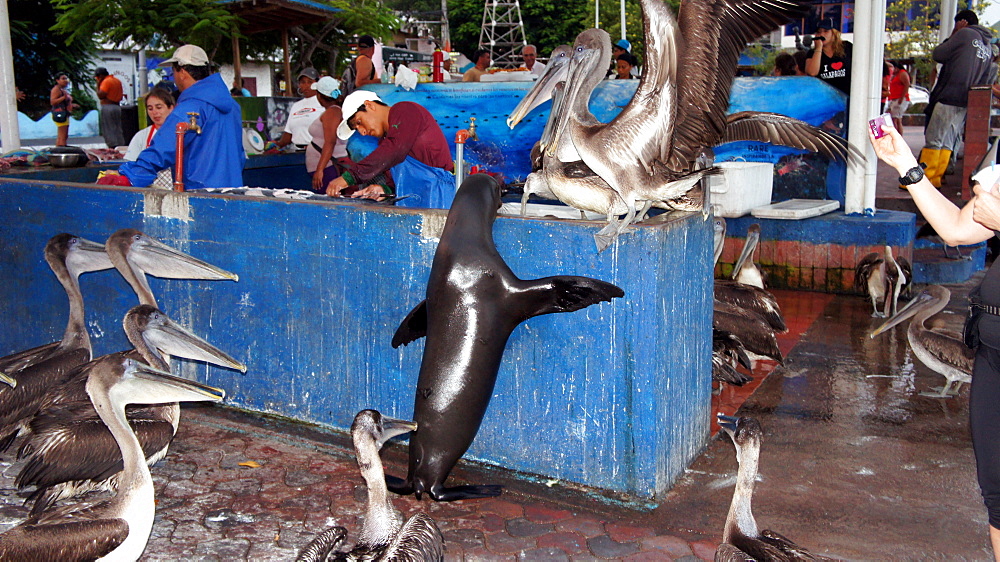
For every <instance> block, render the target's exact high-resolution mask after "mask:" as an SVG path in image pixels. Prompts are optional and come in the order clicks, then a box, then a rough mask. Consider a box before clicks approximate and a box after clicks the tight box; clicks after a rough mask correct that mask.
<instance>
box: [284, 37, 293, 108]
mask: <svg viewBox="0 0 1000 562" xmlns="http://www.w3.org/2000/svg"><path fill="white" fill-rule="evenodd" d="M281 50H282V51H283V52H284V53H285V67H284V68H285V94H284V95H285V97H292V61H291V59H290V58H289V55H288V29H282V30H281Z"/></svg>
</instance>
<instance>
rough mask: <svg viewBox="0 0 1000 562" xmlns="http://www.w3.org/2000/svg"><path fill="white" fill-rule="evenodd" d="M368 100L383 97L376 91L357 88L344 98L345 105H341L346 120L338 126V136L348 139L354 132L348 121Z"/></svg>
mask: <svg viewBox="0 0 1000 562" xmlns="http://www.w3.org/2000/svg"><path fill="white" fill-rule="evenodd" d="M366 101H382V98H380V97H378V95H377V94H375V92H369V91H368V90H356V91H354V92H351V93H350V94H349V95H348V96H347V98H345V99H344V105H342V106H341V110H342V112H343V116H344V120H343V121H341V122H340V125H338V126H337V136H338V137H340V139H341V140H347V139H349V138H351V135H353V134H354V129H352V128H350V127H348V126H347V121H348V120H350V119H351V117H354V114H355V113H357V112H358V108H359V107H361V106H362V105H364V104H365V102H366Z"/></svg>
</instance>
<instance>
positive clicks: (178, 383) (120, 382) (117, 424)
mask: <svg viewBox="0 0 1000 562" xmlns="http://www.w3.org/2000/svg"><path fill="white" fill-rule="evenodd" d="M105 357H110V356H105ZM87 394H88V396H89V397H90V400H91V401H92V402H93V407H94V408H95V409H96V410H97V412H98V414H99V415H100V417H101V421H103V422H104V423H105V424H106V425H107V427H108V430H109V431H110V432H111V434H112V435H113V436H114V439H115V442H116V443H117V444H118V447H119V449H120V451H121V453H120V454H121V457H122V458H124V459H125V463H124V470H123V471H122V477H121V480H120V483H119V488H118V493H117V494H116V495H115V496H114V497H113V498H111V499H107V500H103V501H99V502H92V503H91V502H87V503H80V504H75V505H71V506H66V507H64V508H60V509H55V510H52V511H48V512H45V513H41V514H37V515H32V516H30V517H28V519H27V520H25V521H24V522H23V523H21V524H20V525H17V526H16V527H14V528H12V529H10V530H9V531H7V532H5V533H3V534H2V535H0V559H3V560H95V559H101V560H137V559H138V558H139V557H140V556H141V555H142V552H143V550H145V548H146V542H147V541H148V540H149V533H150V531H152V528H153V518H154V515H155V510H156V500H155V497H154V490H153V479H152V477H151V476H150V474H149V467H148V466H146V459H145V457H144V455H143V453H142V447H141V446H140V445H139V440H138V439H136V436H135V434H134V433H132V430H131V428H130V427H129V425H128V422H127V421H126V419H125V405H126V404H155V403H158V402H162V401H164V400H176V401H185V402H195V401H197V402H206V401H210V402H219V401H221V400H222V399H223V398H224V397H225V393H224V392H223V391H222V390H219V389H217V388H212V387H209V386H205V385H202V384H198V383H196V382H192V381H188V380H184V379H181V378H177V377H173V376H171V375H169V374H168V373H164V372H162V371H159V370H156V369H153V368H152V367H148V366H146V365H143V364H141V363H139V362H137V361H134V360H132V359H126V358H122V357H115V358H114V360H113V361H112V360H109V361H107V362H103V363H102V364H101V366H100V367H95V368H93V369H92V372H91V376H90V377H89V379H88V381H87Z"/></svg>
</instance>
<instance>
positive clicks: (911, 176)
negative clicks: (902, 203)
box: [900, 166, 924, 185]
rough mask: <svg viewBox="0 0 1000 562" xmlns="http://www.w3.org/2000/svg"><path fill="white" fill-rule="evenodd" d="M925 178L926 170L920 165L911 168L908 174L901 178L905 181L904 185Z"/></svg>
mask: <svg viewBox="0 0 1000 562" xmlns="http://www.w3.org/2000/svg"><path fill="white" fill-rule="evenodd" d="M923 178H924V170H923V169H922V168H920V167H919V166H918V167H915V168H910V169H909V170H908V171H907V172H906V175H905V176H903V177H902V178H900V179H901V180H903V181H901V182H900V183H903V184H904V185H911V184H914V183H917V182H918V181H920V180H922V179H923Z"/></svg>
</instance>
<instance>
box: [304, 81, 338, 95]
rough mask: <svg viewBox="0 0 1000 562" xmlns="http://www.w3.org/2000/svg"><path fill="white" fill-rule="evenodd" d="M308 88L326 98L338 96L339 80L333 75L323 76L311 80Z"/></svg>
mask: <svg viewBox="0 0 1000 562" xmlns="http://www.w3.org/2000/svg"><path fill="white" fill-rule="evenodd" d="M310 88H312V89H313V90H316V91H317V92H319V93H321V94H323V95H324V96H326V97H328V98H336V97H339V96H340V80H337V79H336V78H334V77H333V76H324V77H322V78H320V79H319V80H317V81H316V82H313V84H312V86H310Z"/></svg>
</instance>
